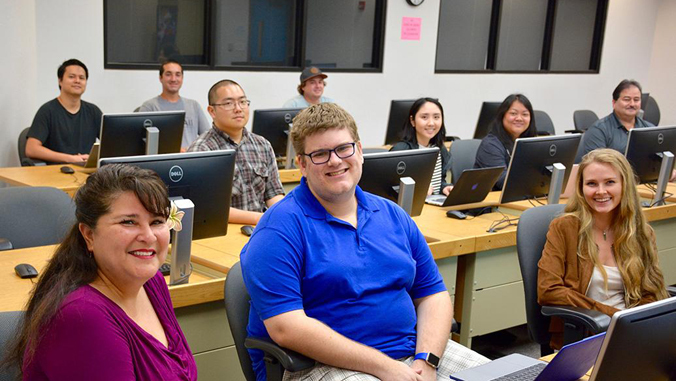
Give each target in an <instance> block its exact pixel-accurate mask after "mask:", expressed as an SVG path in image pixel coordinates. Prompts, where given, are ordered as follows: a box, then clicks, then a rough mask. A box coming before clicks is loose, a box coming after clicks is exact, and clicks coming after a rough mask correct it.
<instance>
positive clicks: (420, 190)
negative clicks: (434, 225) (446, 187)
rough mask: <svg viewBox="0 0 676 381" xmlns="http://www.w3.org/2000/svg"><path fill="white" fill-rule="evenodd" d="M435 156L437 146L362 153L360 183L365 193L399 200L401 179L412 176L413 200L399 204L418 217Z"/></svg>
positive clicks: (423, 202)
mask: <svg viewBox="0 0 676 381" xmlns="http://www.w3.org/2000/svg"><path fill="white" fill-rule="evenodd" d="M438 155H439V148H424V149H416V150H408V151H394V152H380V153H370V154H364V165H363V166H362V174H361V180H360V181H359V186H360V187H361V189H362V190H364V191H366V192H370V193H373V194H376V195H378V196H381V197H384V198H387V199H390V200H392V201H394V202H399V201H400V194H401V195H402V197H406V195H405V194H404V193H403V192H400V179H402V178H412V179H413V181H415V185H414V190H413V197H412V200H410V204H409V203H408V202H407V201H406V200H405V199H404V200H402V202H403V203H404V205H402V203H400V206H402V207H404V209H405V210H406V209H407V208H409V209H410V212H409V214H410V215H411V216H419V215H420V213H422V208H423V205H425V197H427V191H428V190H429V188H430V182H431V181H432V174H433V172H434V165H435V164H436V162H437V156H438ZM442 175H443V174H442ZM407 211H408V210H407Z"/></svg>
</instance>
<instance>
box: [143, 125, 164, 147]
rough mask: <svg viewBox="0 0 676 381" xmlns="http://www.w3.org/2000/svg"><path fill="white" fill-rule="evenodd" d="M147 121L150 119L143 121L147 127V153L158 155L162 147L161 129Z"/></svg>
mask: <svg viewBox="0 0 676 381" xmlns="http://www.w3.org/2000/svg"><path fill="white" fill-rule="evenodd" d="M147 122H149V120H146V121H145V122H143V125H144V126H145V128H146V155H157V153H158V152H159V147H160V130H159V129H158V128H157V127H153V126H152V125H149V123H147Z"/></svg>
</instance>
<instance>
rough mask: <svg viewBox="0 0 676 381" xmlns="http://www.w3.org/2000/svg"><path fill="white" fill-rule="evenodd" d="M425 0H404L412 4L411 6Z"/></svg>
mask: <svg viewBox="0 0 676 381" xmlns="http://www.w3.org/2000/svg"><path fill="white" fill-rule="evenodd" d="M423 1H425V0H406V2H407V3H409V4H411V5H413V6H418V5H420V4H422V3H423Z"/></svg>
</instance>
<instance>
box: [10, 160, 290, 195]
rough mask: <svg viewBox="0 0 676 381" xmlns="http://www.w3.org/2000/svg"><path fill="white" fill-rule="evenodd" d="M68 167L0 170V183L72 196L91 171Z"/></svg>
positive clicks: (282, 174)
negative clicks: (68, 170)
mask: <svg viewBox="0 0 676 381" xmlns="http://www.w3.org/2000/svg"><path fill="white" fill-rule="evenodd" d="M68 166H69V167H71V168H73V169H74V170H75V173H73V174H67V173H61V167H62V165H42V166H35V167H7V168H0V181H4V182H6V183H8V184H11V185H16V186H29V187H54V188H58V189H61V190H62V191H64V192H66V193H68V194H69V195H71V196H73V195H74V194H75V192H76V191H77V189H78V188H79V187H81V186H82V184H84V183H85V181H86V180H87V177H88V176H89V174H90V173H91V172H92V171H93V169H87V168H83V167H78V166H76V165H70V164H69V165H68ZM279 178H280V179H281V181H282V183H283V184H286V183H297V182H300V178H301V174H300V170H298V169H282V170H280V171H279Z"/></svg>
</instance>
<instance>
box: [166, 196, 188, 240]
mask: <svg viewBox="0 0 676 381" xmlns="http://www.w3.org/2000/svg"><path fill="white" fill-rule="evenodd" d="M184 215H185V212H184V211H182V210H178V206H176V204H174V202H173V201H172V202H171V209H170V210H169V218H167V226H168V227H169V230H171V229H174V230H175V231H177V232H180V231H181V229H183V225H182V224H181V220H182V219H183V216H184Z"/></svg>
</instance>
